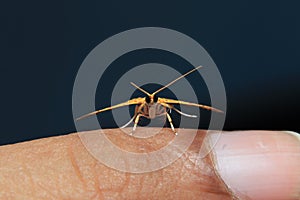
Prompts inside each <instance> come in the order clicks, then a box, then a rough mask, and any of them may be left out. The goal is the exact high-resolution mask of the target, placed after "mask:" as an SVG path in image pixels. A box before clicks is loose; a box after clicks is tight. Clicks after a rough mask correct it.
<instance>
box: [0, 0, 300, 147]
mask: <svg viewBox="0 0 300 200" xmlns="http://www.w3.org/2000/svg"><path fill="white" fill-rule="evenodd" d="M2 4H3V3H2ZM299 6H300V5H299V4H298V3H296V1H261V2H260V1H256V2H254V1H240V0H235V1H202V2H201V3H199V2H198V3H190V2H188V1H186V3H182V4H178V3H174V2H173V1H170V2H169V3H163V2H159V3H154V2H153V1H145V2H144V3H142V2H139V3H138V2H136V3H131V4H128V3H125V2H124V3H103V2H101V1H81V2H79V1H48V2H46V1H30V2H28V1H19V2H17V1H14V2H11V3H6V4H4V5H1V6H0V9H1V10H0V11H1V12H0V25H1V32H0V55H1V59H0V63H1V64H0V87H1V101H0V102H1V104H0V105H1V131H0V144H7V143H14V142H18V141H24V140H30V139H34V138H40V137H46V136H52V135H60V134H66V133H70V132H73V131H75V127H74V122H73V117H72V87H73V82H74V80H75V76H76V73H77V70H78V68H79V67H80V65H81V63H82V61H83V60H84V58H85V57H86V55H87V54H88V53H89V52H90V51H91V50H92V49H93V48H94V47H95V46H96V45H97V44H99V43H100V42H102V41H103V40H105V39H106V38H108V37H110V36H112V35H114V34H116V33H119V32H122V31H125V30H127V29H132V28H137V27H145V26H156V27H165V28H170V29H174V30H177V31H180V32H182V33H184V34H186V35H188V36H190V37H192V38H193V39H195V40H197V41H198V42H199V43H200V44H201V45H202V46H203V47H204V48H205V49H206V50H207V51H208V53H209V54H210V55H211V57H212V58H213V59H214V61H215V62H216V64H217V66H218V67H219V70H220V72H221V74H222V77H223V80H224V84H225V87H226V92H227V100H228V112H227V119H226V124H225V127H224V128H225V129H227V130H233V129H279V130H281V129H288V130H294V131H300V129H299V116H298V115H299V111H300V106H299V100H300V90H299V85H300V81H299V75H300V61H299V57H300V48H299V46H300V12H299ZM147 62H159V63H163V64H168V65H170V66H172V67H174V68H176V69H178V70H181V71H182V72H185V71H187V70H188V69H190V68H188V66H187V67H186V68H183V67H182V66H183V65H182V64H185V61H183V60H180V59H179V58H178V57H176V56H175V55H171V54H169V53H166V52H161V51H154V50H144V51H137V52H132V53H130V54H128V55H124V56H122V57H120V58H119V59H118V60H116V61H115V62H114V63H113V64H112V66H110V68H109V70H108V71H107V72H106V75H108V76H107V77H108V78H103V79H102V81H104V83H105V81H108V82H107V85H108V86H107V89H106V90H105V91H98V92H97V97H99V93H101V95H102V96H101V97H102V98H97V107H99V108H100V107H103V105H105V106H107V105H109V103H110V100H109V97H110V94H111V93H110V92H111V90H112V88H113V85H112V84H113V83H114V81H116V80H117V78H118V77H120V76H121V75H122V73H124V72H125V71H121V70H118V69H119V68H120V67H118V66H119V65H120V64H122V65H123V66H128V69H129V68H130V67H134V66H135V65H138V64H143V63H147ZM112 74H114V76H115V78H112ZM190 80H191V81H197V80H199V79H197V77H196V76H194V77H193V76H191V77H190ZM198 82H199V81H198ZM198 82H195V83H198ZM203 86H205V84H203ZM199 88H201V84H199ZM167 92H168V91H166V93H165V94H162V95H166V94H167ZM204 93H205V92H204ZM203 98H204V100H205V101H206V98H207V97H205V95H204V97H203ZM207 100H208V102H209V98H207ZM103 115H104V116H109V113H107V114H103ZM100 118H101V116H100ZM104 118H105V119H106V121H104V122H102V123H105V124H106V125H105V126H106V127H113V126H114V123H113V121H112V120H111V119H110V118H109V117H104ZM200 128H205V125H204V127H200Z"/></svg>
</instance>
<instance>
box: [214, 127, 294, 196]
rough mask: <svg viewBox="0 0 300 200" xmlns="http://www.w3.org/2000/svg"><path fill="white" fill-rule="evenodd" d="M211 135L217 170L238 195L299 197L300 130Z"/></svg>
mask: <svg viewBox="0 0 300 200" xmlns="http://www.w3.org/2000/svg"><path fill="white" fill-rule="evenodd" d="M217 138H218V137H214V135H210V138H209V140H210V141H212V142H211V144H215V143H216V145H215V146H214V148H213V151H212V158H213V163H214V166H215V169H216V172H217V173H218V174H219V176H220V178H221V179H222V180H223V181H224V183H225V184H226V185H227V187H228V188H229V189H230V190H231V191H232V193H233V194H234V195H235V196H236V197H238V198H242V199H243V198H245V197H247V198H250V199H299V198H300V140H299V135H298V134H297V133H294V132H293V133H290V132H286V131H285V132H280V131H236V132H226V133H224V134H222V136H221V137H220V138H219V140H218V141H217V142H216V141H214V140H217Z"/></svg>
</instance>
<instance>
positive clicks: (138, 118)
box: [131, 113, 144, 135]
mask: <svg viewBox="0 0 300 200" xmlns="http://www.w3.org/2000/svg"><path fill="white" fill-rule="evenodd" d="M141 116H144V115H143V114H141V113H139V114H138V115H137V116H136V118H135V120H134V125H133V128H132V133H131V135H133V133H134V132H135V129H136V126H137V124H138V123H139V120H140V117H141Z"/></svg>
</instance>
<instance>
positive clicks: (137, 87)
mask: <svg viewBox="0 0 300 200" xmlns="http://www.w3.org/2000/svg"><path fill="white" fill-rule="evenodd" d="M130 84H131V85H133V86H134V87H135V88H136V89H138V90H140V91H141V92H143V93H145V94H147V95H148V96H151V94H149V93H148V92H147V91H145V90H143V89H142V88H140V87H139V86H137V85H136V84H135V83H133V82H130Z"/></svg>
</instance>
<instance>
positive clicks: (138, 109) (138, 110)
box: [120, 103, 145, 128]
mask: <svg viewBox="0 0 300 200" xmlns="http://www.w3.org/2000/svg"><path fill="white" fill-rule="evenodd" d="M144 105H145V104H144V103H143V104H141V105H137V106H136V107H135V111H134V115H133V117H132V118H131V119H130V120H129V122H127V123H126V124H124V125H123V126H121V127H120V128H125V127H127V126H128V125H129V124H130V123H131V122H133V120H134V119H135V118H136V116H137V113H139V112H140V111H141V109H142V107H143V106H144Z"/></svg>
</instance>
